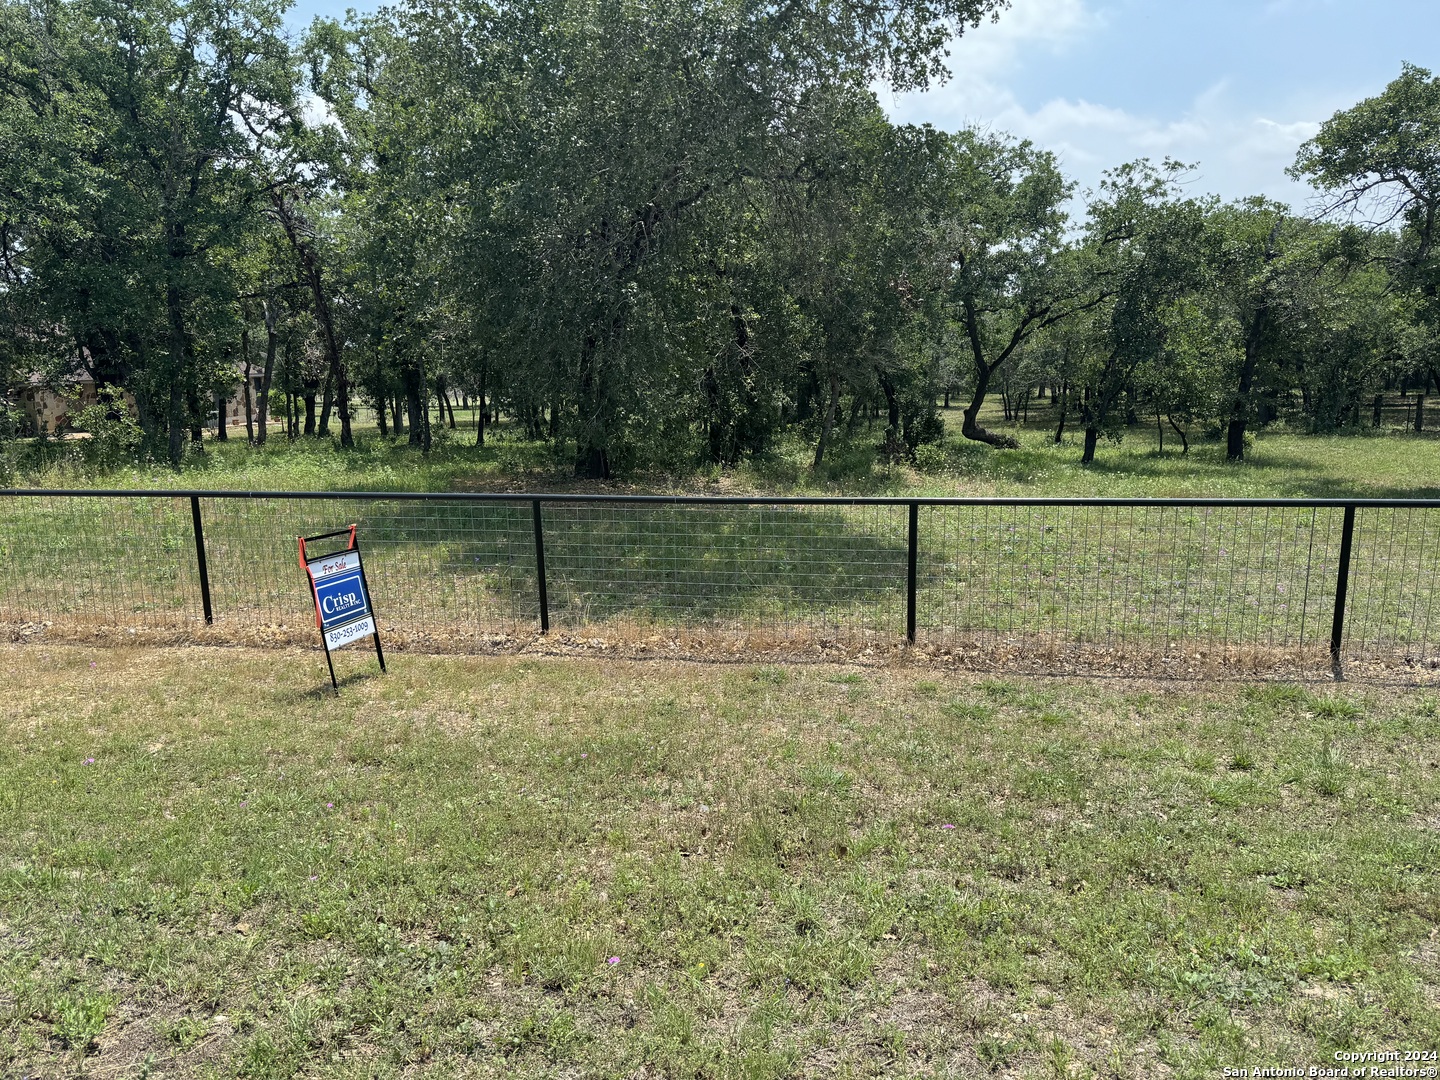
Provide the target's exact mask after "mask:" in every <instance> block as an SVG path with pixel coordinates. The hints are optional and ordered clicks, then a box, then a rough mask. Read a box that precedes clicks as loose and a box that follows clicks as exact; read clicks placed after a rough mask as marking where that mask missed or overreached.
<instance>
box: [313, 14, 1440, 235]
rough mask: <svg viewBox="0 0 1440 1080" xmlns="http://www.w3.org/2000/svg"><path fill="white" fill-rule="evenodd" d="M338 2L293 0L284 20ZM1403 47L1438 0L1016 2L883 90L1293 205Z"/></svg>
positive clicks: (1087, 174)
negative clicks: (928, 71) (1318, 136)
mask: <svg viewBox="0 0 1440 1080" xmlns="http://www.w3.org/2000/svg"><path fill="white" fill-rule="evenodd" d="M356 6H360V7H364V8H369V7H373V6H374V5H371V4H365V5H356ZM345 7H346V5H345V4H344V3H343V2H341V3H335V2H333V0H300V2H299V3H297V5H296V7H295V8H294V9H292V11H291V13H290V21H291V23H292V24H293V25H295V26H296V27H297V28H298V27H300V26H303V25H305V24H307V23H308V22H309V21H310V18H311V17H312V16H314V15H316V14H324V15H333V16H340V15H343V13H344V9H345ZM1404 60H1408V61H1410V62H1411V63H1414V64H1419V65H1420V66H1421V67H1426V68H1430V69H1431V70H1432V71H1434V70H1437V69H1440V0H1366V2H1364V3H1361V2H1358V0H1013V3H1012V5H1011V7H1010V9H1009V10H1008V11H1006V12H1004V13H1003V14H1002V15H1001V17H1000V20H999V22H997V23H993V24H991V23H986V24H984V25H982V26H981V27H980V28H979V29H977V30H972V31H969V32H968V33H967V34H966V36H965V37H964V38H963V39H962V40H960V41H959V42H957V43H956V44H955V45H954V46H953V47H952V49H951V58H950V67H951V70H952V71H953V73H954V74H953V78H952V79H951V80H950V81H949V82H948V83H947V84H946V85H944V86H941V87H936V88H934V89H931V90H930V91H928V92H926V93H924V94H910V95H898V96H897V95H892V94H891V93H890V92H889V91H888V90H885V89H881V91H880V100H881V103H882V105H884V106H885V108H886V109H887V111H889V113H890V115H891V117H892V119H894V120H896V121H898V122H909V123H925V122H928V123H932V124H935V125H936V126H938V127H943V128H946V129H954V128H957V127H960V126H963V125H966V124H978V125H982V126H985V127H989V128H992V129H997V130H1003V131H1009V132H1013V133H1014V134H1016V135H1020V136H1023V137H1025V138H1029V139H1032V140H1034V141H1035V142H1036V143H1038V144H1040V145H1041V146H1044V147H1046V148H1048V149H1051V150H1054V151H1055V152H1056V153H1058V154H1059V155H1060V158H1061V161H1062V163H1063V165H1064V167H1065V169H1066V171H1067V172H1068V173H1070V175H1072V176H1074V177H1075V178H1076V179H1077V180H1078V181H1079V182H1080V183H1081V185H1082V186H1093V185H1094V184H1095V183H1096V182H1098V181H1099V179H1100V174H1101V171H1102V170H1103V169H1105V168H1107V167H1109V166H1112V165H1117V164H1119V163H1121V162H1123V161H1130V160H1133V159H1134V158H1137V157H1142V156H1143V157H1150V158H1152V159H1155V160H1159V159H1161V158H1164V157H1166V156H1167V155H1168V156H1171V157H1175V158H1178V159H1180V160H1182V161H1188V162H1198V163H1199V165H1200V168H1199V170H1198V173H1197V175H1196V176H1195V187H1196V188H1197V189H1199V190H1204V191H1213V192H1216V193H1218V194H1220V195H1221V196H1223V197H1225V198H1227V199H1230V198H1239V197H1240V196H1243V195H1250V194H1265V195H1270V196H1272V197H1274V198H1279V199H1284V200H1286V201H1288V202H1291V203H1294V204H1296V205H1297V207H1299V206H1303V205H1304V204H1305V203H1306V201H1307V200H1308V198H1309V189H1308V188H1306V187H1305V186H1304V185H1302V184H1297V183H1295V182H1294V181H1292V180H1290V179H1289V178H1288V177H1287V176H1286V175H1285V168H1286V166H1288V165H1289V164H1290V163H1291V161H1293V160H1294V156H1295V150H1296V148H1297V147H1298V146H1299V145H1300V143H1301V142H1303V141H1304V140H1305V139H1307V138H1309V137H1310V136H1311V135H1312V134H1314V132H1315V130H1316V128H1317V127H1318V126H1319V123H1320V121H1322V120H1324V119H1326V118H1327V117H1329V116H1330V115H1331V114H1333V113H1334V112H1335V111H1336V110H1337V109H1343V108H1346V107H1348V106H1350V105H1352V104H1354V103H1355V102H1356V101H1359V100H1360V99H1361V98H1363V97H1368V96H1370V95H1372V94H1375V93H1378V92H1379V91H1380V90H1381V89H1383V88H1384V86H1385V84H1386V83H1387V82H1389V81H1390V80H1391V79H1393V78H1395V76H1396V75H1398V74H1399V73H1400V64H1401V61H1404Z"/></svg>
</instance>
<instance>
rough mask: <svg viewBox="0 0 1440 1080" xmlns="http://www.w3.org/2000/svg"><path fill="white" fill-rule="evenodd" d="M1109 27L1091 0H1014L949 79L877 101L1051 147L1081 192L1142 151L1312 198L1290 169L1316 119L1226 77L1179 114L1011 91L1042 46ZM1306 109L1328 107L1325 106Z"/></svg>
mask: <svg viewBox="0 0 1440 1080" xmlns="http://www.w3.org/2000/svg"><path fill="white" fill-rule="evenodd" d="M1103 26H1104V19H1103V17H1102V16H1101V15H1100V14H1099V13H1098V12H1096V11H1094V10H1093V9H1091V8H1089V7H1087V6H1086V3H1085V0H1016V2H1015V3H1014V5H1013V6H1012V7H1011V8H1010V10H1008V11H1006V12H1005V13H1004V14H1003V15H1002V16H1001V19H1000V21H999V22H998V23H995V24H983V25H982V26H980V27H979V28H978V29H976V30H972V31H970V32H968V33H967V34H966V35H965V36H964V37H963V38H962V39H961V40H960V41H959V42H957V43H956V45H955V47H954V48H953V49H952V55H951V63H950V67H951V70H952V72H953V77H952V78H951V80H950V81H949V82H948V83H946V84H945V85H943V86H938V87H934V88H932V89H930V90H929V91H927V92H925V93H917V94H901V95H892V94H890V92H889V91H887V90H881V91H880V100H881V102H882V103H883V104H885V105H886V106H887V108H888V110H889V112H890V115H891V117H892V118H893V119H895V120H897V121H900V122H909V123H925V122H928V123H932V124H934V125H935V126H937V127H941V128H945V129H947V130H952V131H953V130H955V129H957V128H960V127H965V126H972V125H973V126H980V127H983V128H987V129H991V130H1000V131H1008V132H1010V133H1011V134H1014V135H1016V136H1019V137H1020V138H1025V139H1030V140H1032V141H1033V142H1035V143H1036V144H1037V145H1039V146H1042V147H1045V148H1046V149H1049V150H1052V151H1054V152H1055V153H1056V154H1057V155H1058V156H1059V157H1060V159H1061V162H1062V164H1063V166H1064V167H1065V169H1066V171H1067V172H1069V173H1070V174H1071V175H1072V176H1073V177H1075V179H1076V180H1078V181H1079V183H1080V187H1081V189H1082V190H1083V189H1085V188H1094V187H1095V186H1096V185H1097V184H1098V183H1099V181H1100V176H1101V173H1102V171H1103V170H1105V169H1107V168H1111V167H1113V166H1116V165H1119V164H1122V163H1123V162H1126V161H1133V160H1134V159H1136V158H1138V157H1149V158H1151V159H1153V160H1156V161H1158V160H1160V159H1163V158H1166V157H1170V158H1175V159H1177V160H1180V161H1185V162H1196V163H1198V164H1199V169H1198V170H1197V176H1196V183H1195V185H1194V188H1195V190H1196V191H1197V192H1198V191H1213V192H1216V193H1217V194H1219V195H1221V196H1222V197H1224V198H1227V199H1232V198H1239V197H1241V196H1243V195H1250V194H1267V195H1270V196H1272V197H1275V198H1281V199H1286V200H1288V201H1290V202H1292V203H1294V204H1296V205H1300V204H1303V203H1304V202H1306V201H1307V199H1308V196H1309V189H1308V188H1307V187H1305V186H1304V185H1302V184H1299V183H1296V182H1295V181H1292V180H1290V179H1289V178H1288V177H1286V175H1285V169H1286V167H1288V166H1289V165H1290V164H1291V162H1293V161H1294V159H1295V151H1296V150H1297V149H1298V147H1299V146H1300V144H1301V143H1302V142H1304V141H1305V140H1306V139H1308V138H1310V137H1311V136H1312V135H1313V134H1314V133H1315V132H1316V130H1318V128H1319V124H1318V123H1317V122H1315V121H1314V120H1312V119H1310V118H1308V117H1295V116H1284V117H1271V116H1263V115H1260V114H1259V112H1258V111H1257V110H1255V109H1254V108H1253V107H1252V106H1249V105H1247V103H1246V102H1244V101H1243V100H1242V99H1240V98H1239V96H1238V95H1236V94H1235V93H1234V92H1233V91H1232V88H1231V85H1230V83H1229V82H1228V81H1226V80H1224V79H1222V80H1219V81H1217V82H1215V83H1214V84H1212V85H1211V86H1208V87H1206V88H1205V89H1204V90H1203V91H1202V92H1200V93H1199V94H1197V95H1196V96H1195V97H1194V98H1193V100H1191V101H1190V102H1189V104H1188V105H1187V106H1186V107H1185V108H1184V109H1183V111H1181V112H1180V113H1179V114H1178V115H1170V116H1154V115H1146V114H1144V113H1141V112H1137V111H1134V110H1133V109H1131V108H1125V107H1122V106H1121V105H1118V104H1112V103H1106V102H1096V101H1088V100H1085V99H1083V98H1069V97H1056V98H1052V99H1050V100H1048V101H1045V102H1043V103H1042V104H1040V105H1039V106H1038V107H1035V108H1027V107H1026V106H1025V104H1024V103H1023V102H1022V101H1021V100H1020V98H1019V97H1018V96H1017V94H1016V93H1015V91H1014V90H1013V89H1012V85H1013V84H1014V83H1016V82H1018V81H1019V75H1020V74H1021V70H1022V65H1023V64H1025V63H1033V62H1035V60H1036V54H1037V49H1038V51H1039V52H1040V53H1041V54H1042V55H1043V54H1044V52H1045V51H1047V50H1048V51H1050V52H1051V53H1054V52H1058V51H1061V50H1066V49H1071V48H1077V47H1080V46H1081V45H1083V43H1084V40H1085V38H1086V37H1087V36H1088V35H1090V34H1092V33H1093V32H1094V31H1096V30H1098V29H1100V28H1102V27H1103ZM1317 105H1318V103H1317ZM1307 112H1311V115H1313V116H1325V115H1329V110H1328V109H1321V108H1319V107H1316V108H1314V109H1313V110H1311V109H1307Z"/></svg>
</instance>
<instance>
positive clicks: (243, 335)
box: [240, 326, 255, 446]
mask: <svg viewBox="0 0 1440 1080" xmlns="http://www.w3.org/2000/svg"><path fill="white" fill-rule="evenodd" d="M240 355H241V356H242V357H243V358H244V360H245V441H246V442H247V443H249V444H250V445H251V446H254V445H255V401H254V398H253V397H252V395H251V392H250V328H249V327H248V326H247V327H245V328H244V329H242V330H241V331H240Z"/></svg>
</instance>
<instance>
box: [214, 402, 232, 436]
mask: <svg viewBox="0 0 1440 1080" xmlns="http://www.w3.org/2000/svg"><path fill="white" fill-rule="evenodd" d="M225 404H226V402H225V391H224V390H216V391H215V438H216V439H218V440H219V441H221V442H226V441H228V440H229V438H230V433H229V431H227V430H226V429H227V428H228V427H229V426H230V417H229V416H228V415H227V410H226V408H225Z"/></svg>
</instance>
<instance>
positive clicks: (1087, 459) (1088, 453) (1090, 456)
mask: <svg viewBox="0 0 1440 1080" xmlns="http://www.w3.org/2000/svg"><path fill="white" fill-rule="evenodd" d="M1099 441H1100V432H1099V430H1098V429H1096V428H1094V427H1087V428H1086V429H1085V452H1084V453H1083V454H1081V455H1080V464H1081V465H1089V464H1090V463H1091V462H1092V461H1094V460H1095V445H1096V444H1097V443H1098V442H1099Z"/></svg>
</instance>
